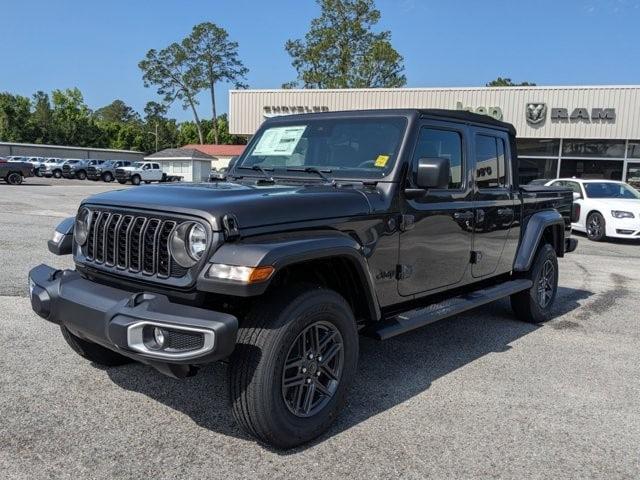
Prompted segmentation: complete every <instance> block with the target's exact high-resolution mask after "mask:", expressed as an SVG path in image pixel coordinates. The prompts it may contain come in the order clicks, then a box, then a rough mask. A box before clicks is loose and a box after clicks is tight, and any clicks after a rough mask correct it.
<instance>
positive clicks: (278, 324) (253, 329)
mask: <svg viewBox="0 0 640 480" xmlns="http://www.w3.org/2000/svg"><path fill="white" fill-rule="evenodd" d="M357 362H358V332H357V329H356V323H355V319H354V317H353V313H352V311H351V308H350V307H349V304H348V303H347V302H346V301H345V300H344V298H342V297H341V296H340V295H338V294H337V293H336V292H334V291H331V290H325V289H320V288H310V289H306V290H298V291H297V292H291V293H290V294H289V295H285V296H284V297H282V298H273V299H272V300H271V301H267V302H266V304H265V303H264V302H262V303H261V304H260V306H259V307H258V308H255V309H254V310H253V311H252V312H251V313H250V314H249V315H248V316H247V317H246V318H245V319H244V321H243V322H242V324H241V327H240V329H239V331H238V341H237V345H236V349H235V351H234V353H233V355H232V357H231V364H230V368H229V372H230V382H229V384H230V398H231V404H232V410H233V414H234V417H235V418H236V420H237V421H238V423H239V424H240V425H241V426H242V427H243V428H244V430H246V431H247V432H248V433H249V434H251V435H253V436H254V437H256V438H257V439H258V440H260V441H262V442H264V443H267V444H269V445H272V446H275V447H277V448H291V447H295V446H297V445H300V444H303V443H305V442H308V441H310V440H312V439H314V438H316V437H317V436H318V435H320V434H322V433H323V432H324V431H325V430H327V429H328V428H329V426H330V425H331V424H332V423H333V421H334V420H335V419H336V417H337V416H338V414H339V413H340V411H341V409H342V407H343V406H344V403H345V401H346V396H347V392H348V389H349V386H350V385H351V383H352V381H353V377H354V375H355V372H356V367H357Z"/></svg>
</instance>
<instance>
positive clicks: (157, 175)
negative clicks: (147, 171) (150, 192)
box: [151, 163, 162, 180]
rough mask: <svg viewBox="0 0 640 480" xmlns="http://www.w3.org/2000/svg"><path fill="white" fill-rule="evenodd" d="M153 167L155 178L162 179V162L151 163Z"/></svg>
mask: <svg viewBox="0 0 640 480" xmlns="http://www.w3.org/2000/svg"><path fill="white" fill-rule="evenodd" d="M151 169H152V171H153V179H154V180H161V179H162V169H161V168H160V164H158V163H152V164H151Z"/></svg>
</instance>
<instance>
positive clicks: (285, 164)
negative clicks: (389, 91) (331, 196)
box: [235, 117, 407, 178]
mask: <svg viewBox="0 0 640 480" xmlns="http://www.w3.org/2000/svg"><path fill="white" fill-rule="evenodd" d="M406 123H407V121H406V119H405V118H402V117H384V118H374V119H371V118H369V119H361V118H350V119H338V120H336V119H331V120H328V119H318V120H305V121H304V122H296V123H292V124H291V125H286V126H283V125H277V126H273V127H268V128H266V129H264V130H263V131H262V132H261V133H259V134H258V135H257V136H256V137H257V138H256V139H255V140H254V141H253V142H252V146H251V148H250V149H249V150H247V152H246V153H245V154H243V155H242V157H240V159H239V160H238V162H237V163H236V165H235V169H243V168H244V169H251V168H254V167H256V166H258V167H261V168H263V169H265V170H273V171H274V173H275V174H276V175H277V174H278V173H284V172H286V171H300V170H304V169H306V168H310V167H312V168H316V169H319V170H321V171H324V172H331V173H332V176H333V177H340V176H342V177H351V178H354V177H355V178H359V177H365V178H380V177H384V176H385V175H387V174H388V173H389V172H390V171H391V169H392V168H393V164H394V162H395V159H396V155H397V153H398V148H399V147H400V142H401V140H402V136H403V134H404V130H405V127H406ZM238 173H239V172H238Z"/></svg>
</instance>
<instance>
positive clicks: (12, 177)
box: [5, 172, 22, 185]
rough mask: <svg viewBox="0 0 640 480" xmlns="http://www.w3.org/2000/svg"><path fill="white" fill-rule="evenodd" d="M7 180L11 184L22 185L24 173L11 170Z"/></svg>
mask: <svg viewBox="0 0 640 480" xmlns="http://www.w3.org/2000/svg"><path fill="white" fill-rule="evenodd" d="M5 181H6V182H7V183H8V184H9V185H20V184H21V183H22V175H21V174H20V173H17V172H11V173H10V174H9V175H7V177H6V178H5Z"/></svg>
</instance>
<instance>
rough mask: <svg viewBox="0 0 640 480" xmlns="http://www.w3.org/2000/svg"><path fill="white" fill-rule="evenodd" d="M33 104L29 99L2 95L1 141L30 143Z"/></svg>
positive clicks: (0, 94) (0, 114)
mask: <svg viewBox="0 0 640 480" xmlns="http://www.w3.org/2000/svg"><path fill="white" fill-rule="evenodd" d="M30 116H31V102H30V101H29V99H28V98H27V97H23V96H20V95H12V94H10V93H8V92H5V93H0V141H3V142H30V141H32V135H31V133H30V131H29V120H30Z"/></svg>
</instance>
